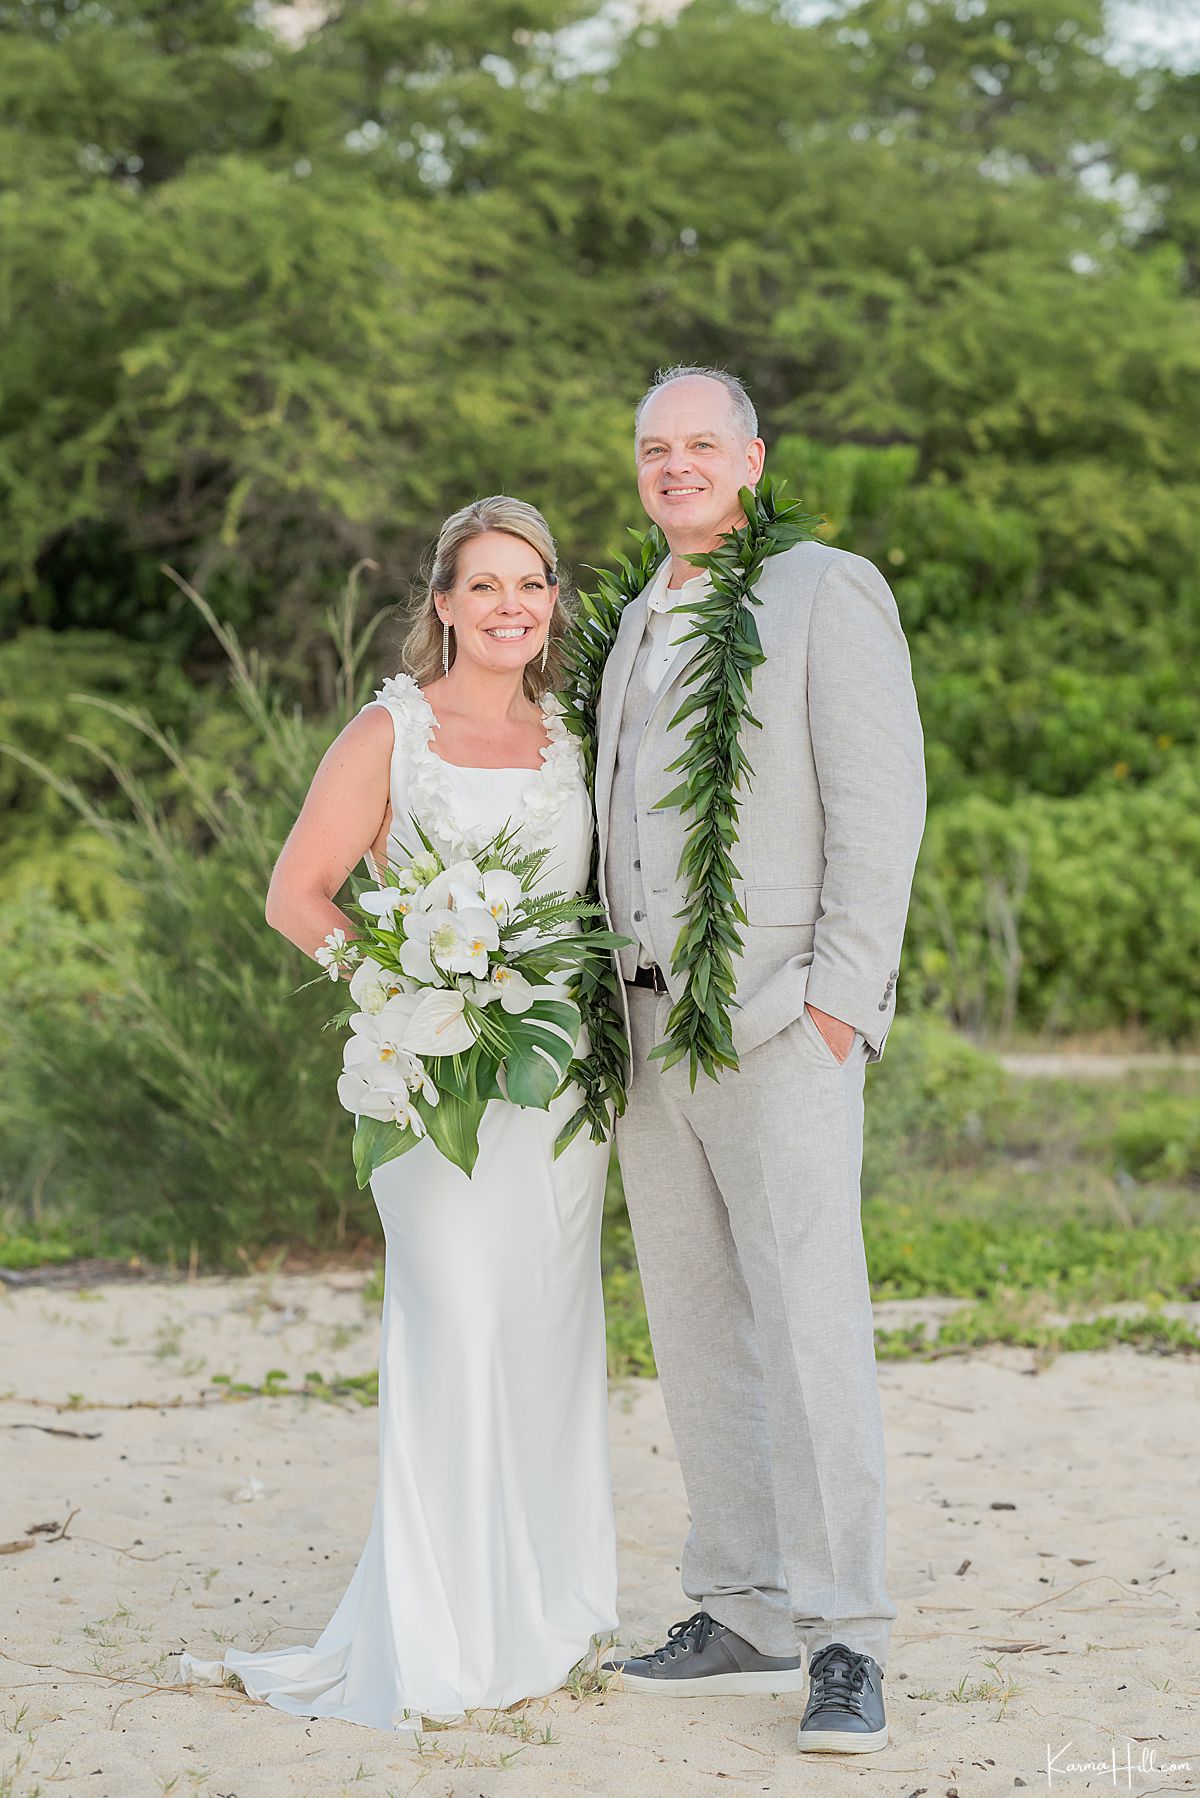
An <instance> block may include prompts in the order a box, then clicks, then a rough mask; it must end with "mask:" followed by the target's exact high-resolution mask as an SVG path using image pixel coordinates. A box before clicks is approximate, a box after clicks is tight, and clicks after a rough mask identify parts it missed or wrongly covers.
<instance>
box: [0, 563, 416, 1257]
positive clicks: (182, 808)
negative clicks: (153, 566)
mask: <svg viewBox="0 0 1200 1798" xmlns="http://www.w3.org/2000/svg"><path fill="white" fill-rule="evenodd" d="M360 570H361V565H360V568H356V569H355V570H354V572H353V573H352V575H351V577H350V579H349V581H348V582H347V585H346V588H345V590H344V591H343V594H342V596H341V600H340V603H339V605H338V606H337V607H335V608H331V609H330V611H329V612H328V613H327V614H326V620H325V622H326V626H327V628H328V630H329V633H330V635H331V637H332V638H333V641H334V643H335V646H336V648H337V652H338V656H339V661H340V672H339V676H338V681H337V701H336V704H335V709H334V711H333V713H332V714H331V715H327V716H324V717H320V718H316V719H305V718H304V717H302V716H301V714H300V711H299V709H298V708H297V707H295V706H294V705H288V704H287V703H285V701H284V700H283V699H282V698H281V697H280V696H279V694H278V693H277V692H276V691H274V690H273V687H272V684H271V680H270V677H269V673H268V670H267V669H266V668H265V666H264V665H263V664H262V663H261V661H260V660H259V659H258V658H257V657H256V656H255V655H254V654H253V653H251V654H244V653H243V651H242V648H241V646H240V644H239V642H238V639H237V636H236V634H235V633H234V632H233V631H232V630H230V629H228V628H227V627H226V626H224V625H223V624H221V623H220V622H219V621H218V620H217V618H216V617H215V616H214V614H213V613H212V611H211V609H210V608H209V606H208V605H207V603H206V601H205V600H204V599H203V597H202V596H201V595H200V594H199V593H197V592H196V591H195V590H194V589H193V588H191V587H190V586H189V585H188V583H187V582H185V581H183V580H182V579H181V578H180V577H179V576H178V575H175V574H174V572H173V571H171V570H166V572H167V573H169V574H171V577H172V578H173V579H174V580H175V581H176V582H177V584H178V585H179V586H180V588H181V589H182V591H183V592H184V593H186V595H187V597H188V598H189V599H190V601H191V602H192V604H194V605H195V606H196V607H197V609H198V610H199V611H200V612H201V614H202V615H203V617H204V618H205V620H206V622H207V623H208V625H209V627H210V628H211V630H212V631H213V633H214V635H215V636H216V638H217V640H218V642H219V643H220V645H221V647H222V649H223V651H224V653H225V656H226V658H227V661H228V666H229V672H230V680H231V686H232V692H233V695H234V697H235V699H236V702H237V711H236V712H234V713H233V714H232V716H231V718H230V719H229V720H228V721H226V724H225V725H224V726H223V729H224V731H225V737H224V741H223V742H218V743H217V744H210V745H209V746H208V747H207V748H206V749H205V751H204V752H203V753H198V754H193V753H191V752H190V751H189V748H187V747H183V746H181V745H180V744H179V743H178V742H177V741H176V740H175V739H174V738H173V737H172V736H171V735H169V734H167V733H165V732H163V731H161V730H160V729H159V728H158V726H157V724H156V723H155V721H154V719H153V718H151V717H149V716H147V715H145V714H144V713H143V712H140V711H138V710H136V709H135V708H132V707H127V706H121V705H118V704H116V703H114V702H113V701H112V700H110V699H106V698H100V697H97V696H95V695H88V694H85V693H80V694H73V695H70V696H69V697H70V699H71V700H72V702H73V703H75V704H78V705H83V706H92V707H100V708H102V709H104V710H106V711H109V712H111V713H114V714H115V715H117V716H119V717H120V718H121V719H123V720H124V722H125V723H127V724H129V725H132V726H133V727H134V728H136V730H137V731H139V732H140V733H142V734H143V735H144V736H145V737H146V738H148V739H149V740H150V742H152V743H153V744H154V745H155V747H156V749H157V750H158V752H159V754H160V755H161V757H162V758H163V762H164V765H169V768H170V770H171V771H172V779H171V782H170V786H169V797H168V798H167V799H166V800H164V799H162V798H161V797H159V798H156V797H154V796H153V795H152V794H151V792H150V790H149V788H148V785H147V783H146V781H145V780H144V779H141V778H139V777H137V776H135V775H134V774H133V773H132V772H131V771H130V770H129V768H128V767H127V766H125V765H123V764H121V763H119V762H117V761H116V760H114V759H112V758H111V757H109V756H108V755H107V752H106V751H104V750H103V749H101V748H99V747H98V746H97V745H95V744H94V743H91V742H89V739H88V738H87V737H86V736H80V737H79V738H78V739H76V740H77V741H79V742H80V743H81V744H82V745H84V746H85V747H87V748H89V749H91V750H92V751H93V752H94V753H95V755H96V756H97V757H99V758H100V759H102V760H103V761H104V762H105V765H106V766H107V768H108V771H109V773H110V775H111V777H112V781H113V786H114V792H115V794H116V795H117V797H116V799H115V800H114V802H113V803H110V804H107V805H104V806H101V805H98V804H97V803H96V802H95V801H94V800H92V799H91V798H89V797H88V796H87V795H85V794H84V793H83V792H82V791H81V789H80V788H79V787H78V786H76V785H75V784H74V783H73V782H71V781H69V780H64V779H62V778H61V777H59V776H57V775H56V774H55V773H54V772H53V770H51V769H49V768H47V767H46V766H45V765H44V764H42V763H39V762H36V761H35V760H34V758H32V757H30V756H28V755H27V754H25V752H24V751H22V750H21V749H20V747H19V746H17V745H12V744H6V745H4V746H3V748H4V750H5V752H6V753H8V754H10V755H15V756H17V757H18V759H20V760H22V761H23V762H24V763H25V764H26V765H27V766H28V767H31V768H33V769H34V771H35V772H37V773H38V774H39V775H40V776H41V777H42V778H43V779H45V780H47V781H49V782H50V783H51V784H52V785H54V786H55V788H56V790H57V791H59V793H60V794H61V795H62V796H63V797H64V798H65V799H67V800H68V801H69V803H70V804H71V805H72V806H73V807H74V808H75V809H76V810H77V811H78V812H79V814H80V816H81V817H82V818H83V819H84V821H85V822H86V824H87V825H88V826H89V827H90V828H91V829H92V830H94V831H95V832H97V833H98V834H99V835H100V836H101V837H102V838H103V839H104V840H105V842H106V843H107V845H108V846H109V850H110V853H111V855H112V856H113V857H115V859H116V862H117V865H118V867H119V869H120V872H121V875H122V877H123V879H124V881H125V882H126V883H127V885H128V887H129V889H130V891H131V893H132V894H133V895H134V898H135V903H134V904H133V905H132V906H131V908H130V912H129V915H128V918H127V919H126V921H125V922H124V923H122V924H120V925H116V926H114V925H111V924H109V925H104V926H99V925H95V924H87V923H84V922H82V921H80V920H79V919H78V918H74V917H71V916H68V915H64V914H63V913H62V912H61V911H59V910H56V909H53V908H51V907H50V906H49V905H48V904H47V905H44V906H43V905H40V904H34V905H32V906H30V907H27V908H26V909H25V910H24V911H23V912H22V914H21V915H20V916H18V917H15V918H9V919H8V920H6V922H5V924H4V927H3V930H2V932H0V971H2V972H3V973H4V975H5V976H6V977H7V979H6V985H7V988H8V992H9V1003H8V1005H7V1006H6V1007H5V1008H4V1011H3V1015H2V1016H0V1066H2V1068H3V1072H4V1082H3V1084H4V1092H3V1097H2V1098H0V1124H2V1125H3V1131H4V1140H5V1145H6V1146H5V1152H4V1166H3V1176H2V1177H3V1181H4V1198H5V1204H6V1208H7V1210H8V1212H9V1214H10V1220H11V1219H12V1214H13V1213H15V1214H16V1218H17V1220H29V1221H32V1222H33V1223H34V1224H37V1223H38V1222H39V1221H41V1220H43V1219H44V1218H45V1217H46V1216H47V1215H48V1214H53V1215H55V1216H62V1215H67V1216H69V1217H70V1218H71V1220H72V1227H73V1234H74V1236H75V1240H76V1241H77V1242H79V1241H80V1240H81V1227H86V1229H87V1230H89V1231H90V1239H91V1245H92V1246H93V1248H94V1249H95V1251H96V1252H105V1251H106V1250H108V1251H111V1252H121V1253H127V1252H130V1251H137V1252H139V1253H143V1254H145V1255H148V1256H151V1257H158V1256H162V1255H172V1256H176V1257H179V1258H186V1257H188V1256H189V1255H193V1256H199V1257H202V1258H203V1259H204V1261H205V1262H206V1263H208V1264H216V1265H234V1264H235V1263H236V1260H237V1256H238V1249H239V1246H240V1245H246V1244H253V1245H259V1246H266V1245H269V1244H272V1243H278V1242H285V1241H286V1242H289V1243H292V1244H296V1243H302V1244H311V1245H314V1246H315V1245H318V1244H323V1245H331V1244H333V1243H337V1242H345V1241H347V1240H348V1239H352V1238H354V1237H357V1236H360V1235H363V1234H368V1235H373V1234H374V1232H375V1214H374V1211H373V1209H372V1208H371V1205H370V1201H369V1198H367V1199H366V1200H364V1198H363V1196H362V1195H361V1194H359V1193H358V1192H357V1190H356V1188H355V1185H354V1180H353V1175H352V1170H351V1163H350V1155H349V1142H348V1137H349V1133H350V1131H351V1130H352V1128H353V1123H352V1120H351V1119H350V1118H348V1117H347V1115H346V1113H345V1112H344V1111H343V1110H342V1108H341V1107H340V1105H339V1104H338V1102H337V1098H336V1094H335V1082H336V1076H337V1072H338V1069H339V1067H340V1059H341V1058H340V1043H339V1040H338V1039H337V1037H336V1036H335V1034H334V1033H333V1032H332V1031H329V1030H325V1029H323V1028H322V1025H323V1024H324V1022H325V1020H326V1018H327V1017H328V1014H329V1011H330V1005H329V995H328V991H327V990H326V989H325V988H324V987H323V985H320V984H318V985H314V986H310V987H309V988H308V989H307V990H298V989H300V988H301V987H302V985H303V983H304V982H305V981H308V980H310V979H311V978H312V977H313V975H314V974H315V973H316V969H315V965H314V964H313V963H312V962H310V961H309V960H308V958H307V957H306V956H303V955H301V954H300V953H299V951H297V950H296V949H294V948H293V947H292V946H291V945H290V944H288V943H286V942H285V941H284V940H283V939H281V938H280V937H279V936H278V935H277V934H276V933H274V932H273V931H271V930H270V929H269V928H268V926H267V924H266V923H265V921H264V916H263V906H264V899H265V895H266V891H267V886H268V884H269V881H270V876H271V870H272V867H273V865H274V862H275V859H276V857H277V855H278V852H279V849H280V847H281V845H282V843H283V840H284V838H285V836H286V834H287V832H288V830H289V829H290V827H291V825H292V823H293V821H294V819H295V817H296V814H297V813H298V811H299V809H300V806H301V804H302V802H303V799H304V795H305V793H306V791H307V788H308V784H309V781H310V780H311V777H312V773H313V770H314V768H315V766H316V764H317V762H318V761H319V759H320V757H321V755H322V753H323V751H324V749H325V747H326V746H327V744H328V742H329V741H330V739H331V738H332V737H333V736H334V735H335V734H336V732H337V730H338V729H340V728H341V725H342V724H343V723H344V722H345V720H346V718H347V717H348V716H350V715H351V714H352V713H353V711H355V710H356V709H357V707H358V705H359V704H360V703H361V701H362V699H363V698H365V697H367V696H368V695H367V693H366V692H365V691H363V690H362V687H363V681H362V675H361V669H362V664H363V661H364V658H365V653H366V649H367V647H368V644H369V642H370V639H371V636H372V635H373V633H374V628H375V626H376V625H377V624H378V623H379V622H380V621H381V619H382V618H383V617H384V616H385V614H384V613H379V614H377V615H376V617H375V618H374V619H373V620H372V621H371V623H370V625H369V626H368V627H367V628H366V629H365V630H362V631H358V630H356V629H355V615H356V610H357V605H358V580H359V575H360ZM238 713H240V719H239V718H238ZM157 785H158V788H159V790H160V791H161V788H162V782H159V783H157Z"/></svg>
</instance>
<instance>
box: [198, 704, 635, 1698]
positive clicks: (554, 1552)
mask: <svg viewBox="0 0 1200 1798" xmlns="http://www.w3.org/2000/svg"><path fill="white" fill-rule="evenodd" d="M369 703H372V704H375V703H379V704H383V705H385V706H386V707H387V709H388V711H389V712H390V713H391V716H392V719H393V723H394V726H395V747H394V751H393V755H392V764H391V803H392V825H391V832H390V835H389V842H388V850H389V858H390V859H392V860H393V862H394V863H395V864H396V865H400V864H402V863H403V862H404V861H406V860H407V859H408V854H409V853H411V852H412V851H413V850H414V849H415V848H417V847H418V846H419V845H418V843H417V841H416V839H415V836H414V833H413V832H412V831H411V828H408V820H409V816H410V814H415V815H416V816H418V817H419V818H420V821H421V824H422V826H423V828H424V829H425V830H426V831H427V833H428V834H429V836H430V837H431V838H432V839H433V841H434V842H435V844H436V846H437V847H438V848H439V850H440V851H441V853H442V854H443V856H444V857H445V858H446V859H447V860H452V859H461V858H462V857H463V856H464V855H468V854H470V853H471V851H472V850H473V849H475V848H477V847H479V846H480V845H481V844H482V843H484V842H486V840H487V839H488V838H489V837H490V836H492V835H493V834H494V833H495V831H496V830H497V829H499V827H500V826H501V825H502V824H504V823H505V821H506V820H508V819H510V818H511V820H512V821H513V823H514V824H519V825H520V828H521V835H522V838H523V840H524V841H525V843H526V844H527V845H528V846H529V847H531V848H537V847H543V846H549V848H550V850H551V853H550V855H549V857H548V858H547V861H546V863H545V865H544V867H543V871H542V876H541V878H540V881H539V885H540V886H541V887H542V888H543V889H545V890H565V891H568V892H579V891H581V890H582V889H583V887H584V885H585V883H586V879H587V872H588V865H589V857H590V854H591V833H592V815H591V806H590V803H589V800H588V796H587V790H586V787H585V785H584V782H583V776H582V769H581V766H580V762H579V756H578V752H577V749H576V746H575V742H574V739H573V738H572V737H571V736H570V735H569V733H568V732H567V730H566V727H565V726H564V725H563V724H562V722H561V717H560V714H559V709H558V706H557V702H556V701H554V700H551V699H547V700H546V701H544V702H543V712H544V716H545V720H546V726H547V732H548V735H549V737H550V743H549V746H548V748H546V749H544V750H543V751H542V767H541V769H540V770H538V771H534V770H531V769H512V768H458V767H454V766H452V765H451V764H449V763H446V762H443V761H441V760H440V759H439V758H438V757H437V756H436V755H435V754H434V752H433V751H432V749H431V747H430V737H431V734H432V732H433V731H434V730H435V729H436V728H437V727H436V721H435V719H434V717H433V712H432V709H431V708H430V706H429V704H428V702H427V701H426V700H425V698H424V697H423V695H422V694H421V692H420V689H419V688H418V687H417V686H416V685H415V683H414V682H413V681H411V680H409V679H408V677H407V676H404V675H400V676H396V677H394V678H392V679H390V680H388V681H385V682H384V685H383V687H382V688H380V689H379V691H378V692H377V694H376V698H375V700H374V701H371V702H369ZM368 860H370V858H369V857H368ZM371 871H372V875H374V874H375V869H374V867H373V866H372V869H371ZM577 1102H578V1099H577V1095H576V1091H575V1089H571V1090H569V1091H568V1092H567V1093H565V1094H564V1095H563V1096H562V1097H561V1098H559V1099H556V1100H555V1101H554V1103H553V1104H552V1106H551V1107H550V1109H549V1111H536V1110H532V1109H531V1110H522V1109H520V1108H519V1107H517V1106H515V1105H503V1106H502V1105H493V1106H491V1107H490V1108H489V1109H488V1111H487V1113H486V1114H485V1116H484V1119H483V1124H482V1126H481V1129H480V1133H479V1159H478V1162H477V1163H476V1167H475V1173H474V1176H473V1177H472V1178H471V1179H468V1178H467V1176H466V1175H465V1174H463V1173H462V1172H461V1171H460V1170H459V1169H458V1168H455V1167H453V1166H452V1165H451V1164H450V1163H449V1162H448V1161H446V1160H444V1159H443V1157H442V1156H441V1155H440V1154H439V1153H438V1151H437V1150H436V1149H435V1148H434V1147H433V1145H432V1144H431V1143H429V1142H428V1141H426V1142H422V1143H419V1144H417V1146H416V1147H415V1148H413V1149H411V1150H410V1151H409V1152H408V1154H406V1155H404V1156H402V1157H401V1158H400V1159H399V1160H397V1161H391V1162H388V1163H386V1164H385V1165H384V1166H383V1167H381V1168H380V1169H378V1170H377V1172H376V1173H375V1174H374V1175H373V1177H372V1179H371V1192H372V1195H373V1197H374V1200H375V1204H376V1207H377V1208H378V1211H379V1215H380V1218H381V1219H382V1222H383V1229H384V1236H385V1241H386V1272H385V1285H384V1299H383V1319H382V1325H381V1335H380V1355H379V1488H378V1492H377V1496H376V1500H375V1509H374V1514H373V1517H372V1521H371V1528H370V1534H369V1536H368V1538H367V1543H366V1546H365V1548H364V1549H363V1551H362V1554H361V1556H360V1558H359V1561H358V1564H357V1566H356V1567H355V1570H354V1574H353V1576H352V1578H351V1580H350V1583H349V1585H348V1586H347V1588H346V1590H345V1592H344V1593H343V1596H342V1598H341V1600H340V1601H339V1603H338V1606H337V1608H336V1610H335V1611H334V1613H333V1616H332V1617H331V1618H330V1620H329V1622H328V1623H327V1624H326V1626H325V1628H324V1630H323V1631H322V1632H321V1635H320V1637H319V1638H318V1640H317V1641H316V1642H315V1643H314V1645H313V1646H312V1647H311V1648H306V1647H286V1648H266V1649H263V1650H261V1651H258V1652H254V1651H249V1650H245V1649H237V1648H229V1649H226V1650H225V1651H224V1653H223V1655H222V1657H221V1659H220V1660H215V1661H209V1660H202V1659H200V1658H198V1657H197V1656H195V1655H192V1654H190V1653H186V1652H185V1653H183V1654H182V1655H181V1656H180V1664H179V1669H178V1673H177V1678H178V1679H179V1680H180V1681H183V1682H186V1681H189V1680H199V1681H204V1682H209V1683H218V1682H220V1681H222V1680H223V1679H224V1678H225V1676H226V1674H228V1673H236V1674H237V1675H238V1677H239V1679H240V1680H241V1681H242V1683H243V1685H244V1686H245V1688H246V1690H247V1691H248V1692H249V1693H251V1694H252V1695H253V1696H255V1697H258V1698H261V1699H265V1700H266V1701H267V1702H269V1703H270V1704H273V1705H275V1706H277V1707H278V1709H280V1710H284V1711H291V1712H293V1713H295V1714H296V1715H300V1716H305V1717H342V1718H345V1719H346V1720H348V1721H350V1722H354V1723H365V1724H368V1725H371V1726H373V1727H374V1728H376V1729H386V1730H416V1729H418V1728H419V1727H420V1723H421V1717H422V1715H425V1716H428V1717H432V1718H435V1719H439V1720H442V1719H450V1718H454V1717H458V1716H461V1715H462V1714H463V1712H464V1711H466V1710H469V1709H472V1708H474V1707H486V1708H492V1707H501V1706H504V1705H509V1704H513V1703H515V1702H517V1701H518V1700H520V1699H523V1698H531V1697H539V1696H542V1695H544V1694H545V1693H548V1692H552V1691H555V1690H556V1689H557V1688H558V1687H559V1686H560V1685H561V1684H562V1682H563V1680H564V1679H565V1677H566V1676H567V1674H569V1673H570V1671H571V1669H572V1668H573V1667H574V1666H575V1665H576V1663H577V1662H579V1661H580V1660H582V1659H584V1658H585V1657H587V1656H588V1655H589V1653H590V1651H591V1648H592V1639H593V1637H601V1638H603V1637H606V1636H608V1635H611V1634H612V1633H614V1632H615V1630H616V1628H617V1612H616V1591H617V1572H616V1535H615V1529H614V1523H613V1510H612V1481H611V1472H610V1463H609V1441H608V1394H607V1379H606V1354H605V1337H604V1310H603V1299H602V1292H601V1283H600V1223H601V1213H602V1208H603V1201H604V1187H605V1177H606V1172H607V1166H608V1150H607V1148H606V1147H605V1146H604V1145H603V1144H596V1143H593V1142H592V1141H591V1140H590V1138H589V1137H588V1134H587V1132H586V1130H585V1131H583V1132H581V1134H580V1135H579V1136H577V1137H576V1139H575V1141H574V1142H573V1143H572V1144H571V1146H570V1148H569V1149H567V1150H566V1152H565V1153H564V1154H563V1155H562V1156H561V1157H560V1158H559V1160H558V1161H555V1160H553V1148H554V1138H555V1136H556V1134H557V1132H558V1130H559V1129H560V1128H561V1126H562V1124H563V1123H564V1122H565V1120H566V1119H567V1118H568V1117H569V1116H570V1114H571V1112H572V1110H573V1109H574V1107H575V1105H576V1103H577Z"/></svg>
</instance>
